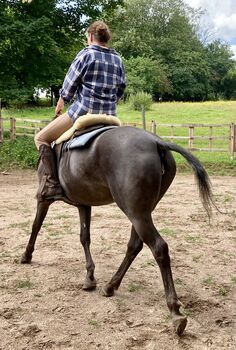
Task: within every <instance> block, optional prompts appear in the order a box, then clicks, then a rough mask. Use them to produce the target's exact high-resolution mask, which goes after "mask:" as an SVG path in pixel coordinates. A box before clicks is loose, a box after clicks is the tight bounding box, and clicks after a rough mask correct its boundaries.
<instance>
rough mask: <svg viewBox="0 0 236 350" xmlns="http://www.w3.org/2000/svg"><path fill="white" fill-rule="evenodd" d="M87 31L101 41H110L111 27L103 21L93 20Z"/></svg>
mask: <svg viewBox="0 0 236 350" xmlns="http://www.w3.org/2000/svg"><path fill="white" fill-rule="evenodd" d="M87 32H88V33H90V34H93V35H94V37H95V39H96V40H97V41H98V42H100V43H108V41H109V40H110V39H111V32H110V29H109V28H108V26H107V25H106V23H105V22H103V21H95V22H93V23H92V24H91V25H90V26H89V27H88V30H87Z"/></svg>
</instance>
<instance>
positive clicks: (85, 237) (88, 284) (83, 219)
mask: <svg viewBox="0 0 236 350" xmlns="http://www.w3.org/2000/svg"><path fill="white" fill-rule="evenodd" d="M78 209H79V215H80V242H81V244H82V246H83V248H84V253H85V258H86V269H87V275H86V278H85V283H84V285H83V289H84V290H92V289H95V288H96V284H97V283H96V279H95V278H94V270H95V265H94V262H93V259H92V256H91V253H90V222H91V207H87V206H79V207H78Z"/></svg>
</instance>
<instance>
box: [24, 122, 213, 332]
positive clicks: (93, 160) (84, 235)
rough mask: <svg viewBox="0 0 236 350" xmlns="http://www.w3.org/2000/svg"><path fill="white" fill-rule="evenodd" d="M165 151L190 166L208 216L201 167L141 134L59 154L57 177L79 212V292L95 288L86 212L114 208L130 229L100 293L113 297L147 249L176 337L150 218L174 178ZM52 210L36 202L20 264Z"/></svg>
mask: <svg viewBox="0 0 236 350" xmlns="http://www.w3.org/2000/svg"><path fill="white" fill-rule="evenodd" d="M170 151H175V152H178V153H180V154H181V155H182V156H183V157H185V158H186V160H187V161H188V163H189V164H190V165H191V166H192V168H193V171H194V173H195V176H196V179H197V182H198V187H199V192H200V195H201V199H202V202H203V205H204V207H205V209H206V210H207V212H208V214H209V211H210V207H211V202H212V194H211V187H210V182H209V178H208V175H207V173H206V171H205V170H204V168H203V167H202V165H201V164H200V162H199V161H198V160H197V159H196V158H195V157H194V156H193V155H192V154H191V153H190V152H188V151H186V150H184V149H183V148H181V147H180V146H177V145H175V144H173V143H166V142H164V141H162V140H161V139H160V138H158V137H156V136H154V135H153V134H150V133H148V132H146V131H143V130H140V129H136V128H131V127H117V128H114V129H111V130H108V131H106V132H105V133H103V134H101V135H100V136H98V137H97V138H96V140H94V141H93V143H92V145H91V146H90V147H89V148H85V149H83V150H80V151H78V150H72V151H70V152H64V153H62V157H61V160H60V163H59V167H58V172H59V179H60V182H61V185H62V187H63V189H64V191H65V194H66V196H67V197H68V201H69V202H70V204H72V205H74V206H76V207H78V209H79V215H80V225H81V231H80V239H81V243H82V245H83V247H84V252H85V257H86V268H87V275H86V279H85V283H84V287H83V288H84V289H85V290H91V289H94V288H95V287H96V280H95V277H94V269H95V265H94V262H93V260H92V257H91V254H90V220H91V206H97V205H104V204H109V203H112V202H116V203H117V205H118V206H119V208H120V209H121V210H122V211H123V212H124V213H125V214H126V216H127V217H128V219H129V220H130V222H131V223H132V229H131V237H130V240H129V242H128V248H127V252H126V255H125V258H124V260H123V262H122V263H121V265H120V267H119V269H118V271H117V272H116V273H115V274H114V276H113V277H112V279H111V280H110V282H109V283H108V284H107V285H105V286H104V287H103V289H102V293H103V295H105V296H112V295H113V294H114V290H117V289H118V288H119V286H120V283H121V281H122V279H123V277H124V275H125V273H126V271H127V270H128V268H129V266H130V265H131V263H132V261H133V260H134V259H135V257H136V256H137V254H138V253H139V252H140V251H141V249H142V247H143V243H145V244H147V245H148V247H149V248H150V249H151V251H152V254H153V256H154V258H155V260H156V261H157V263H158V265H159V268H160V271H161V275H162V279H163V283H164V288H165V295H166V301H167V305H168V308H169V310H170V313H171V316H172V320H173V324H174V327H175V330H176V332H177V333H178V334H181V333H182V332H183V331H184V329H185V327H186V323H187V319H186V317H185V316H184V315H182V314H181V313H180V311H179V308H180V302H179V300H178V297H177V294H176V291H175V287H174V283H173V278H172V272H171V266H170V258H169V254H168V245H167V243H166V242H165V241H164V239H163V238H162V237H161V235H160V234H159V232H158V231H157V230H156V228H155V226H154V224H153V221H152V216H151V214H152V211H153V210H154V208H155V207H156V205H157V203H158V202H159V201H160V199H161V198H162V197H163V195H164V194H165V192H166V191H167V189H168V187H169V186H170V184H171V183H172V181H173V179H174V177H175V173H176V164H175V161H174V158H173V156H172V154H171V152H170ZM38 174H39V179H40V178H41V177H42V175H43V165H42V163H41V162H40V164H39V167H38ZM173 201H174V199H173ZM51 204H52V201H38V206H37V213H36V217H35V220H34V223H33V227H32V233H31V237H30V240H29V243H28V245H27V247H26V251H25V252H24V254H23V256H22V259H21V262H22V263H30V262H31V259H32V253H33V251H34V245H35V241H36V238H37V234H38V232H39V230H40V228H41V226H42V223H43V221H44V218H45V216H46V214H47V211H48V208H49V206H50V205H51Z"/></svg>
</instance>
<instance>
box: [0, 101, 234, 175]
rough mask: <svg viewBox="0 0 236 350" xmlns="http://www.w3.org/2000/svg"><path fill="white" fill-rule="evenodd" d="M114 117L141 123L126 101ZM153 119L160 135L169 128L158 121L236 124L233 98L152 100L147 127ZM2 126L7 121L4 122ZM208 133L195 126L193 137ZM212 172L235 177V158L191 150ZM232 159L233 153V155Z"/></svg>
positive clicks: (9, 113)
mask: <svg viewBox="0 0 236 350" xmlns="http://www.w3.org/2000/svg"><path fill="white" fill-rule="evenodd" d="M2 116H3V117H4V118H10V117H16V118H27V119H40V120H51V119H52V118H53V117H54V108H52V107H40V108H25V109H9V110H6V109H3V110H2ZM118 117H119V118H120V120H121V121H122V122H124V123H142V116H141V112H138V111H134V110H132V109H131V108H130V106H129V104H124V103H121V104H119V105H118ZM152 120H154V121H155V122H156V124H157V134H158V135H160V136H164V135H170V134H171V132H170V131H171V130H170V127H160V126H158V124H190V123H194V124H227V125H229V124H231V123H235V124H236V101H217V102H202V103H188V102H163V103H154V104H153V105H152V108H151V110H150V111H147V112H146V122H147V129H148V130H150V123H151V121H152ZM5 123H6V125H7V124H8V127H9V122H5ZM228 134H229V128H228V126H227V127H225V128H223V129H222V128H213V136H225V137H226V138H227V137H228ZM207 135H209V128H195V130H194V136H207ZM174 136H188V128H183V127H182V128H174ZM174 142H175V143H178V144H180V145H182V146H183V147H187V146H188V142H187V140H179V139H178V140H174ZM208 144H209V140H200V141H195V142H194V147H198V148H199V147H201V148H205V147H208ZM212 146H213V148H225V149H226V150H227V149H228V141H227V140H215V141H213V144H212ZM194 154H195V155H196V156H197V157H198V158H199V159H200V160H201V161H202V162H204V164H205V166H206V167H207V168H208V169H209V171H210V172H212V173H216V172H217V173H218V174H233V175H235V176H236V160H231V159H230V156H229V153H228V152H224V153H223V152H195V153H194ZM235 158H236V156H235ZM176 160H177V162H178V163H179V164H180V165H181V169H182V170H184V169H185V167H184V165H183V164H184V163H183V161H182V159H181V158H180V157H178V156H176Z"/></svg>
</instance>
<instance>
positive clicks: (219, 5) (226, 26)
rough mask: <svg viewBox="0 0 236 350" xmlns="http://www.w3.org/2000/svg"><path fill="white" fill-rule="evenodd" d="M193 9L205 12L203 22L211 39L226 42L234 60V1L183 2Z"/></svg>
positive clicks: (235, 12)
mask: <svg viewBox="0 0 236 350" xmlns="http://www.w3.org/2000/svg"><path fill="white" fill-rule="evenodd" d="M184 2H185V3H187V4H188V5H190V6H191V7H193V8H199V7H200V8H201V9H203V10H206V14H205V15H204V22H206V23H207V25H209V28H210V29H211V32H212V33H213V37H214V38H216V39H218V38H220V39H222V40H223V41H226V42H227V43H228V44H229V45H230V46H231V49H232V51H233V52H234V58H236V0H184Z"/></svg>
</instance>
